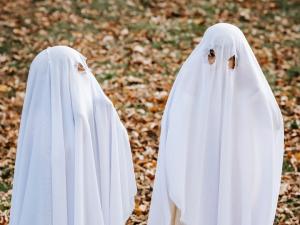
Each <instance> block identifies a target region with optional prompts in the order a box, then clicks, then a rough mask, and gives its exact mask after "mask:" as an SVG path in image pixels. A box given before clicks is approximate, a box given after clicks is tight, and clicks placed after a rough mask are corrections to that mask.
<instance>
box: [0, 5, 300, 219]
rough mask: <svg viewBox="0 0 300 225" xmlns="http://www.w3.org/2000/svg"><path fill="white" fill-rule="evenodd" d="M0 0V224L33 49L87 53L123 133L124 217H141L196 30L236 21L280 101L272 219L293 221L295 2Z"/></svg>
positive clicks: (297, 113) (297, 192)
mask: <svg viewBox="0 0 300 225" xmlns="http://www.w3.org/2000/svg"><path fill="white" fill-rule="evenodd" d="M0 3H1V7H0V65H1V66H0V121H1V125H0V127H1V130H0V169H1V172H0V225H4V224H7V221H8V216H9V207H10V199H11V188H12V177H13V169H14V160H15V155H16V141H17V136H18V127H19V122H20V113H21V110H22V103H23V98H24V91H25V82H26V77H27V74H28V69H29V65H30V62H31V61H32V60H33V58H34V56H35V55H36V54H37V53H38V52H40V51H41V50H43V49H45V48H46V47H48V46H54V45H69V46H71V47H73V48H75V49H77V50H79V51H80V52H82V53H83V54H84V55H85V56H87V58H88V64H89V66H90V67H91V68H92V70H93V72H94V74H95V76H96V77H97V79H98V80H99V83H100V84H101V86H102V87H103V89H104V90H105V92H106V93H107V95H108V96H109V97H110V98H111V100H112V101H113V102H114V104H115V106H116V108H117V109H118V112H119V114H120V116H121V118H122V120H123V122H124V124H125V126H126V128H127V129H128V133H129V135H130V140H131V146H132V150H133V157H134V163H135V173H136V179H137V184H138V195H137V196H136V208H135V210H134V212H133V215H132V216H131V218H130V220H129V221H128V224H146V220H147V215H148V210H149V204H150V200H151V191H152V185H153V180H154V174H155V167H156V159H157V151H158V139H159V132H160V119H161V116H162V112H163V109H164V105H165V102H166V99H167V96H168V93H169V90H170V88H171V86H172V82H173V81H174V78H175V76H176V73H177V71H178V69H179V68H180V65H181V64H182V63H183V61H184V60H185V59H186V57H187V56H188V55H189V54H190V53H191V51H192V49H193V48H194V47H195V45H196V44H197V43H198V42H199V41H200V40H201V37H202V35H203V32H204V31H205V29H206V28H207V27H208V26H210V25H213V24H214V23H216V22H220V21H225V22H230V23H234V24H236V25H237V26H239V27H240V28H241V29H242V30H243V32H244V33H245V35H246V37H247V39H248V41H249V42H250V44H251V46H252V48H253V50H254V52H255V55H256V56H257V58H258V60H259V63H260V65H261V67H262V68H263V70H264V72H265V75H266V77H267V79H268V80H269V83H270V84H271V86H272V89H273V91H274V94H275V95H276V98H277V101H278V103H279V105H280V107H281V110H282V113H283V115H284V121H285V158H284V167H283V177H282V186H281V191H280V199H279V204H278V210H277V215H276V222H275V224H280V225H290V224H300V221H299V220H300V219H299V218H300V129H299V127H300V76H299V74H300V62H299V60H300V57H299V47H300V32H299V31H300V25H299V20H300V16H299V12H300V7H299V6H300V5H299V4H300V3H299V1H297V0H291V1H287V0H281V1H279V0H277V1H266V0H264V1H261V2H258V1H243V0H239V1H216V0H214V1H210V2H208V1H196V0H195V1H193V0H190V1H188V0H187V1H183V0H176V1H158V0H155V1H150V0H139V1H138V0H130V1H122V0H115V1H108V0H94V1H93V0H85V1H76V0H73V1H69V0H67V1H63V0H52V1H33V0H32V1H29V0H15V1H5V0H1V1H0Z"/></svg>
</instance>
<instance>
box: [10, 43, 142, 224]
mask: <svg viewBox="0 0 300 225" xmlns="http://www.w3.org/2000/svg"><path fill="white" fill-rule="evenodd" d="M135 193H136V186H135V178H134V173H133V165H132V159H131V151H130V145H129V141H128V136H127V132H126V129H125V128H124V127H123V125H122V123H121V121H120V119H119V117H118V114H117V112H116V110H115V109H114V107H113V105H112V103H111V102H110V100H109V99H108V98H107V97H106V96H105V94H104V92H103V91H102V89H101V88H100V86H99V84H98V82H97V81H96V79H95V77H94V76H93V74H92V73H91V72H90V70H89V68H88V67H87V64H86V62H85V57H83V56H82V55H81V54H80V53H79V52H77V51H76V50H74V49H72V48H69V47H65V46H56V47H51V48H47V49H46V50H44V51H42V52H41V53H39V54H38V56H36V58H35V59H34V60H33V62H32V64H31V67H30V71H29V77H28V83H27V89H26V97H25V102H24V107H23V112H22V119H21V127H20V134H19V140H18V150H17V160H16V166H15V175H14V185H13V194H12V208H11V220H10V225H28V224H31V225H41V224H43V225H53V224H55V225H75V224H76V225H86V224H89V225H99V224H100V225H108V224H118V225H121V224H124V223H125V221H126V220H127V218H128V217H129V215H130V213H131V211H132V209H133V206H134V195H135Z"/></svg>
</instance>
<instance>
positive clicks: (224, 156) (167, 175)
mask: <svg viewBox="0 0 300 225" xmlns="http://www.w3.org/2000/svg"><path fill="white" fill-rule="evenodd" d="M283 151H284V136H283V119H282V115H281V113H280V109H279V107H278V105H277V103H276V100H275V98H274V96H273V94H272V91H271V89H270V87H269V85H268V83H267V81H266V79H265V77H264V74H263V72H262V70H261V68H260V66H259V64H258V62H257V60H256V58H255V56H254V54H253V52H252V50H251V48H250V46H249V44H248V42H247V40H246V38H245V36H244V35H243V33H242V32H241V30H239V29H238V28H237V27H235V26H233V25H230V24H226V23H219V24H216V25H214V26H212V27H210V28H208V29H207V31H206V32H205V34H204V37H203V39H202V40H201V42H200V44H199V45H198V46H197V47H196V48H195V49H194V51H193V52H192V53H191V55H190V56H189V57H188V59H187V60H186V61H185V63H184V64H183V66H182V68H181V69H180V71H179V74H178V76H177V78H176V81H175V83H174V85H173V88H172V91H171V93H170V96H169V99H168V102H167V105H166V109H165V112H164V115H163V120H162V131H161V137H160V147H159V157H158V167H157V172H156V178H155V182H154V190H153V197H152V203H151V208H150V215H149V221H148V225H170V224H172V225H174V224H184V225H272V224H273V221H274V217H275V211H276V205H277V198H278V193H279V186H280V176H281V169H282V159H283Z"/></svg>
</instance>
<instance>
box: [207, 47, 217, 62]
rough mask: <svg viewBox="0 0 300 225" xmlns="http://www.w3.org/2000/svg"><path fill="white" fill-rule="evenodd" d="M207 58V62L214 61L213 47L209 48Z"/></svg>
mask: <svg viewBox="0 0 300 225" xmlns="http://www.w3.org/2000/svg"><path fill="white" fill-rule="evenodd" d="M207 58H208V63H209V64H213V63H214V62H215V61H216V54H215V51H214V50H213V49H210V50H209V54H208V56H207Z"/></svg>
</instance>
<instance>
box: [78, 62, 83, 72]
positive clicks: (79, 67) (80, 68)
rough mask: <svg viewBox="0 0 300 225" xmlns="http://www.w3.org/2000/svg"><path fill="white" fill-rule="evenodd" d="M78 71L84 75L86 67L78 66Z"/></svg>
mask: <svg viewBox="0 0 300 225" xmlns="http://www.w3.org/2000/svg"><path fill="white" fill-rule="evenodd" d="M77 70H78V72H80V73H82V72H84V71H85V69H84V66H83V65H82V64H81V63H78V64H77Z"/></svg>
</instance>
